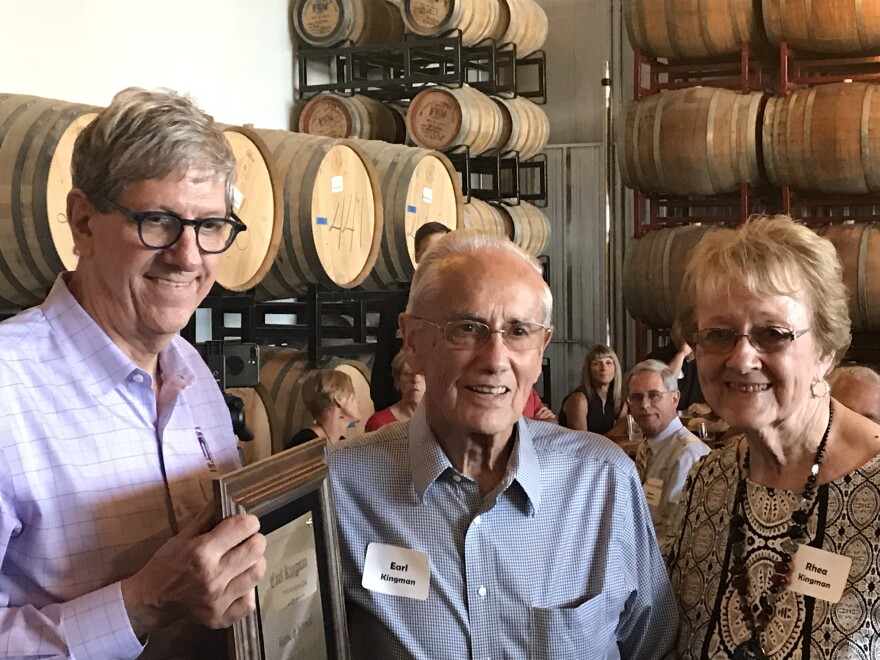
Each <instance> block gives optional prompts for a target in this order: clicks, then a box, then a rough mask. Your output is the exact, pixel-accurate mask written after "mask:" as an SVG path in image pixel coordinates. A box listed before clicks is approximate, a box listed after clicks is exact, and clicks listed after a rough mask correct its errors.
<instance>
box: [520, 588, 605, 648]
mask: <svg viewBox="0 0 880 660" xmlns="http://www.w3.org/2000/svg"><path fill="white" fill-rule="evenodd" d="M617 611H618V608H617V607H616V606H615V604H614V603H612V602H611V599H610V598H609V597H608V596H607V595H606V594H599V595H598V596H594V597H593V598H590V599H589V600H587V601H586V602H584V603H581V604H580V605H578V606H577V607H558V608H544V607H533V608H531V610H530V617H531V624H532V632H533V634H532V651H531V654H530V655H529V658H530V660H550V659H553V660H556V659H562V658H584V659H587V658H589V659H590V660H616V659H617V658H620V654H619V652H618V650H617V634H616V633H617V623H618V617H617Z"/></svg>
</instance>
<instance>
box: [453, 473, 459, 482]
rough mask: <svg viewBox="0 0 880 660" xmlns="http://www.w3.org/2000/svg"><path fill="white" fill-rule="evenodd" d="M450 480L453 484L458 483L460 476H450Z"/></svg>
mask: <svg viewBox="0 0 880 660" xmlns="http://www.w3.org/2000/svg"><path fill="white" fill-rule="evenodd" d="M452 480H453V481H454V482H456V483H458V482H459V481H461V476H460V475H457V474H453V475H452Z"/></svg>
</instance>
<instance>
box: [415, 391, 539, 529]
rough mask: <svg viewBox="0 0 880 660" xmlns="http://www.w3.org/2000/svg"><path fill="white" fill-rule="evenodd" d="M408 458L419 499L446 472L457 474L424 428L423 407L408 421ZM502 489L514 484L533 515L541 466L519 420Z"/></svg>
mask: <svg viewBox="0 0 880 660" xmlns="http://www.w3.org/2000/svg"><path fill="white" fill-rule="evenodd" d="M408 433H409V458H410V470H411V472H412V482H413V487H414V488H415V490H416V493H417V494H418V496H419V500H421V501H422V502H423V503H424V501H425V494H426V493H427V491H428V488H429V487H430V486H431V484H433V483H434V482H435V481H436V480H437V479H438V478H439V477H440V476H441V475H442V474H443V473H444V472H446V470H453V471H455V473H456V474H458V471H457V470H456V469H455V468H454V467H453V465H452V463H451V462H450V461H449V458H448V457H447V456H446V454H445V453H444V452H443V449H442V448H441V447H440V443H439V442H437V439H436V438H435V437H434V433H433V432H432V431H431V428H430V427H429V426H428V421H427V419H426V416H425V406H424V404H422V405H420V406H419V407H418V408H416V411H415V413H414V414H413V416H412V419H410V422H409V431H408ZM502 481H503V482H504V483H505V484H507V486H506V487H510V485H511V484H513V483H514V482H515V483H518V484H519V486H520V488H522V490H523V492H524V493H525V495H526V497H527V498H528V501H529V505H530V511H529V515H534V512H535V511H537V510H538V508H539V507H540V505H541V464H540V462H539V460H538V454H537V452H536V451H535V446H534V444H533V442H532V436H531V434H530V433H529V430H528V427H527V426H526V424H525V422H524V419H523V417H520V418H519V420H518V421H517V426H516V437H515V438H514V445H513V452H511V455H510V460H509V461H508V464H507V473H506V474H505V476H504V478H503V480H502Z"/></svg>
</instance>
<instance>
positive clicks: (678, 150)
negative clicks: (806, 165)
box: [618, 87, 765, 195]
mask: <svg viewBox="0 0 880 660" xmlns="http://www.w3.org/2000/svg"><path fill="white" fill-rule="evenodd" d="M764 102H765V99H764V96H763V95H762V94H759V93H749V94H740V93H738V92H734V91H731V90H727V89H717V88H711V87H693V88H688V89H681V90H671V91H665V92H661V93H659V94H654V95H652V96H648V97H646V98H644V99H641V100H639V101H634V102H632V103H631V104H630V105H629V108H628V109H627V113H626V120H625V121H624V122H623V123H622V131H623V132H622V135H620V136H619V140H618V143H619V151H620V169H621V175H622V177H623V181H624V183H625V184H626V185H627V186H630V187H631V188H641V189H642V190H643V191H645V192H659V193H669V194H676V195H716V194H720V193H728V192H734V191H736V190H738V189H739V186H740V184H741V183H750V184H758V183H760V182H761V171H760V169H759V164H758V144H759V142H758V140H759V138H758V129H759V127H760V125H761V122H760V118H761V113H762V111H763V107H764Z"/></svg>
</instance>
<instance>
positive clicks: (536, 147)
mask: <svg viewBox="0 0 880 660" xmlns="http://www.w3.org/2000/svg"><path fill="white" fill-rule="evenodd" d="M493 100H494V101H495V102H496V103H497V104H498V107H499V108H500V109H501V114H502V119H503V129H502V137H501V140H500V143H501V146H500V147H499V151H501V152H502V153H508V152H511V151H516V152H517V153H519V157H520V159H521V160H528V159H529V158H531V157H532V156H534V155H535V154H537V153H539V152H540V151H541V150H542V149H543V148H544V147H545V146H546V145H547V140H549V139H550V121H549V120H548V119H547V113H546V112H544V110H543V109H542V108H541V106H539V105H537V104H535V103H533V102H532V101H530V100H529V99H527V98H525V97H522V96H515V97H513V98H512V99H503V98H496V99H493Z"/></svg>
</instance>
